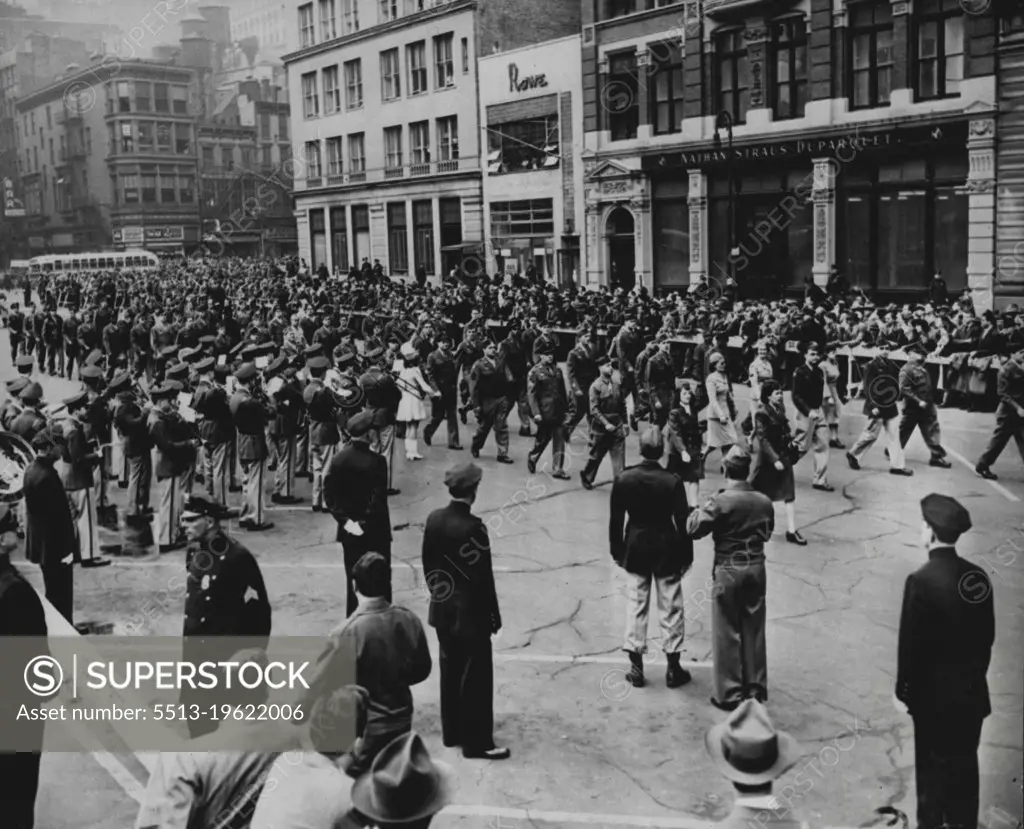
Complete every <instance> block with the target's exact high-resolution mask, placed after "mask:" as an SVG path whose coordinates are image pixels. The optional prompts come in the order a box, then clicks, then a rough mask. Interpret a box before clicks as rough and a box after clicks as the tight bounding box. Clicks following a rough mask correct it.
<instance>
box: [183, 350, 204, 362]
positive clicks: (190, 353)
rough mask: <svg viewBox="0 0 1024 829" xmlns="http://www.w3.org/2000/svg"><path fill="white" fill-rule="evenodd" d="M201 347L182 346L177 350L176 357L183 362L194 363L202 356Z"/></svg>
mask: <svg viewBox="0 0 1024 829" xmlns="http://www.w3.org/2000/svg"><path fill="white" fill-rule="evenodd" d="M202 353H203V350H202V349H201V348H183V349H181V351H179V352H178V359H179V360H181V362H183V363H194V362H195V361H196V360H197V359H199V357H201V356H202Z"/></svg>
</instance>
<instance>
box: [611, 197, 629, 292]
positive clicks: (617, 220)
mask: <svg viewBox="0 0 1024 829" xmlns="http://www.w3.org/2000/svg"><path fill="white" fill-rule="evenodd" d="M633 231H634V222H633V214H632V213H630V212H629V211H628V210H626V208H624V207H616V208H615V209H614V210H613V211H612V212H611V213H610V214H609V215H608V223H607V226H606V230H605V237H606V239H607V243H608V285H609V286H610V287H611V288H612V290H614V289H615V288H622V289H623V290H625V291H631V290H633V288H634V286H635V285H636V241H635V239H634V237H633Z"/></svg>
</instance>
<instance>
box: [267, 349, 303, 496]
mask: <svg viewBox="0 0 1024 829" xmlns="http://www.w3.org/2000/svg"><path fill="white" fill-rule="evenodd" d="M281 374H284V375H285V376H284V377H281ZM266 376H267V380H268V388H269V387H270V386H272V387H273V389H274V391H273V400H274V410H275V414H274V419H273V420H272V421H271V424H270V434H271V436H272V438H273V440H274V442H275V444H276V449H277V451H276V455H277V470H276V472H275V474H274V491H273V494H272V495H271V496H270V498H271V500H272V501H273V502H274V503H275V504H298V503H301V501H302V499H301V498H299V497H297V496H296V495H295V442H296V439H297V438H298V435H299V432H300V430H301V429H302V428H303V424H304V422H305V403H304V402H303V397H302V395H303V389H302V388H301V387H300V386H299V384H298V381H297V380H296V379H295V370H294V369H292V368H290V367H288V357H287V356H286V355H284V354H282V355H280V356H279V357H277V359H275V360H274V361H273V362H272V363H271V364H270V365H269V366H267V371H266Z"/></svg>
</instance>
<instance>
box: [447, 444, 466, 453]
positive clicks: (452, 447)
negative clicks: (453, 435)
mask: <svg viewBox="0 0 1024 829" xmlns="http://www.w3.org/2000/svg"><path fill="white" fill-rule="evenodd" d="M448 448H449V449H451V450H452V451H453V452H461V451H462V450H463V449H465V448H466V447H465V446H459V444H457V443H456V444H455V445H454V446H449V447H448Z"/></svg>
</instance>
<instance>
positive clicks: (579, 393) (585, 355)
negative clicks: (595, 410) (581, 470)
mask: <svg viewBox="0 0 1024 829" xmlns="http://www.w3.org/2000/svg"><path fill="white" fill-rule="evenodd" d="M565 372H566V374H567V375H568V378H569V389H570V391H571V392H572V395H573V397H574V398H575V412H574V414H573V416H572V418H571V419H570V420H569V423H568V425H567V427H566V432H567V433H568V435H569V436H571V435H572V433H573V431H575V429H576V427H577V426H578V425H579V423H580V421H581V420H583V418H584V417H586V415H587V413H588V412H589V410H590V408H589V401H590V387H591V386H592V385H593V384H594V381H595V380H597V377H598V374H599V373H600V372H599V371H598V367H597V361H596V359H595V353H594V342H593V335H592V334H591V331H590V329H589V328H580V329H579V330H578V331H577V332H576V345H575V346H573V349H572V350H571V351H570V352H569V356H568V358H567V359H566V361H565Z"/></svg>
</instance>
